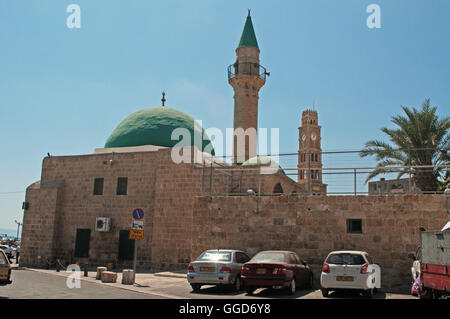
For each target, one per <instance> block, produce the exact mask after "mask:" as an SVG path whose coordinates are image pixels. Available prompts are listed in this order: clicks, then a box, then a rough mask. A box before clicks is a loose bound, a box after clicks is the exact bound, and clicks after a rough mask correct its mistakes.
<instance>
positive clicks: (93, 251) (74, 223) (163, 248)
mask: <svg viewBox="0 0 450 319" xmlns="http://www.w3.org/2000/svg"><path fill="white" fill-rule="evenodd" d="M112 159H113V162H112V164H111V163H110V160H112ZM175 165H176V164H174V163H173V162H172V160H171V157H170V149H161V150H158V151H153V152H135V153H133V152H127V153H115V154H114V157H113V155H112V154H111V153H109V154H108V153H104V154H91V155H80V156H57V157H46V158H44V161H43V165H42V177H41V182H37V183H35V184H33V185H32V186H30V187H29V188H28V189H27V194H26V201H27V202H28V203H29V208H28V209H27V210H26V211H25V214H24V228H23V233H22V239H23V244H22V254H21V258H22V262H21V263H22V264H23V265H24V266H45V264H44V263H42V262H40V261H39V260H38V259H37V257H38V256H41V260H44V261H45V260H46V259H47V258H50V259H51V258H54V257H56V258H58V257H59V258H61V259H63V260H65V261H66V262H69V261H70V262H76V261H79V262H81V263H88V264H89V265H92V266H93V265H106V263H110V262H114V263H115V265H116V267H118V268H129V267H131V265H132V261H131V260H130V261H122V262H119V261H118V260H117V259H118V251H119V231H120V230H128V229H130V227H131V220H132V211H133V210H134V209H135V208H141V209H143V210H144V234H145V239H144V240H142V241H139V243H138V260H137V261H138V263H137V266H138V268H146V269H148V268H151V267H152V265H153V264H152V263H153V262H154V263H155V264H156V265H158V266H161V264H163V265H164V264H167V265H172V266H175V265H176V264H177V263H178V262H179V261H183V262H186V260H187V259H188V258H189V249H190V241H189V243H187V242H185V243H182V241H183V240H184V241H187V240H189V238H190V237H189V236H190V234H183V235H180V234H181V232H183V231H185V230H186V229H189V227H188V225H190V223H191V220H192V206H193V200H194V197H195V195H200V191H201V189H200V186H197V187H194V185H195V180H198V183H200V182H201V181H200V179H199V177H198V176H197V177H193V175H195V174H197V175H198V174H199V173H200V171H195V172H194V171H193V170H192V164H184V163H183V164H179V165H176V168H175ZM119 177H127V178H128V186H127V194H126V195H117V193H116V189H117V179H118V178H119ZM95 178H104V184H103V195H93V190H94V180H95ZM54 180H58V181H60V183H59V184H58V185H53V186H52V187H53V188H45V187H43V185H48V184H49V181H54ZM61 181H62V182H61ZM50 184H51V183H50ZM53 184H54V183H53ZM200 185H201V184H200ZM189 200H190V201H191V204H190V205H191V207H188V204H187V205H186V204H183V202H184V201H189ZM155 207H156V214H155ZM154 215H155V216H154ZM96 217H110V218H111V221H112V225H111V230H110V231H109V232H98V231H95V221H96ZM77 228H85V229H90V230H91V236H90V249H89V258H74V257H73V255H74V249H75V238H76V231H77ZM168 251H170V253H167V252H168ZM180 256H181V257H180ZM158 258H161V260H158Z"/></svg>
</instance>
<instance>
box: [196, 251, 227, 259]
mask: <svg viewBox="0 0 450 319" xmlns="http://www.w3.org/2000/svg"><path fill="white" fill-rule="evenodd" d="M197 260H198V261H231V253H230V252H228V253H224V252H219V251H205V252H204V253H203V254H201V255H200V257H198V259H197Z"/></svg>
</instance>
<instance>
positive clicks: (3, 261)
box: [0, 252, 8, 266]
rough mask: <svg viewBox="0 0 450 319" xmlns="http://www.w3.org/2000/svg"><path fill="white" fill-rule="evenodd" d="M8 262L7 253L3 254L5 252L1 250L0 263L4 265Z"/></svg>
mask: <svg viewBox="0 0 450 319" xmlns="http://www.w3.org/2000/svg"><path fill="white" fill-rule="evenodd" d="M7 264H8V263H7V261H6V258H5V255H3V253H1V252H0V265H2V266H4V265H7Z"/></svg>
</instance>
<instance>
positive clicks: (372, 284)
mask: <svg viewBox="0 0 450 319" xmlns="http://www.w3.org/2000/svg"><path fill="white" fill-rule="evenodd" d="M320 286H321V290H322V295H323V296H324V297H327V296H328V293H329V291H330V290H341V289H342V290H344V289H354V290H359V291H362V292H363V294H364V295H365V296H366V297H369V298H371V297H373V294H374V291H375V290H376V289H379V288H381V270H380V266H378V265H376V264H374V263H373V261H372V259H371V258H370V256H369V254H368V253H366V252H364V251H353V250H342V251H333V252H331V253H329V254H328V256H327V258H326V259H325V262H324V263H323V266H322V274H321V276H320Z"/></svg>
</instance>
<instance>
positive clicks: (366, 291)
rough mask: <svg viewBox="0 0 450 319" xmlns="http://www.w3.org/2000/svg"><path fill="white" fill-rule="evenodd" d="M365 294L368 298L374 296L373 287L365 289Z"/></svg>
mask: <svg viewBox="0 0 450 319" xmlns="http://www.w3.org/2000/svg"><path fill="white" fill-rule="evenodd" d="M363 294H364V296H365V297H366V298H372V297H373V288H371V289H368V290H365V291H364V292H363Z"/></svg>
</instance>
